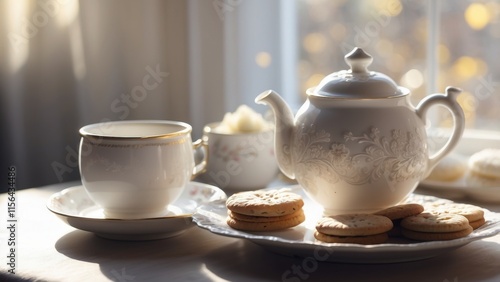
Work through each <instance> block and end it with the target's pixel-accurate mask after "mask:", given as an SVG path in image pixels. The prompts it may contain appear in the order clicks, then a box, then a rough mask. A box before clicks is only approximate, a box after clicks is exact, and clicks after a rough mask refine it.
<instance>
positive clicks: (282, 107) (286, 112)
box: [255, 90, 295, 179]
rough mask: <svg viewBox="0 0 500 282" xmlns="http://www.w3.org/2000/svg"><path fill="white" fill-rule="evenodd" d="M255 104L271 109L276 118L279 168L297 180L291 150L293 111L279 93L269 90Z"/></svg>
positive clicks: (260, 95) (275, 135) (275, 138)
mask: <svg viewBox="0 0 500 282" xmlns="http://www.w3.org/2000/svg"><path fill="white" fill-rule="evenodd" d="M255 103H257V104H265V105H268V106H270V107H271V109H272V110H273V112H274V118H275V129H274V131H275V133H274V150H275V152H276V158H277V161H278V166H279V168H280V170H281V172H283V174H285V175H286V176H287V177H289V178H291V179H295V170H294V168H293V162H292V156H291V148H292V144H291V143H292V141H293V138H292V137H293V131H294V117H293V113H292V110H291V109H290V107H289V106H288V105H287V104H286V102H285V101H284V100H283V98H281V96H280V95H278V93H276V92H274V91H272V90H267V91H264V92H262V93H261V94H259V96H257V97H256V98H255Z"/></svg>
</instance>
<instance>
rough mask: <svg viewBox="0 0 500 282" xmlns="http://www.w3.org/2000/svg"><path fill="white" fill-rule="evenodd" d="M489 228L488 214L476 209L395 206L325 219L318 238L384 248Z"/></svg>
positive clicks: (454, 205)
mask: <svg viewBox="0 0 500 282" xmlns="http://www.w3.org/2000/svg"><path fill="white" fill-rule="evenodd" d="M483 224H485V219H484V211H483V210H482V209H481V208H479V207H477V206H473V205H469V204H460V203H448V202H445V203H434V204H431V205H428V206H426V207H424V206H422V205H420V204H417V203H408V204H401V205H396V206H392V207H389V208H386V209H383V210H381V211H378V212H376V213H375V214H344V215H335V216H328V217H323V218H322V219H321V220H319V221H318V223H317V224H316V232H315V234H314V236H315V238H316V239H317V240H319V241H323V242H327V243H354V244H380V243H384V242H386V241H387V239H388V238H389V237H400V236H402V237H404V238H407V239H412V240H418V241H438V240H453V239H457V238H462V237H465V236H467V235H469V234H470V233H471V232H472V231H473V229H476V228H479V227H480V226H482V225H483Z"/></svg>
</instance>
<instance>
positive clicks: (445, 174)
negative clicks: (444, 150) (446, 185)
mask: <svg viewBox="0 0 500 282" xmlns="http://www.w3.org/2000/svg"><path fill="white" fill-rule="evenodd" d="M466 171H467V162H466V159H465V158H464V157H462V156H460V155H457V154H449V155H447V156H445V157H444V158H443V159H442V160H441V161H440V162H439V163H438V164H437V165H436V167H434V169H433V170H432V172H431V174H430V175H429V176H428V177H427V180H432V181H448V182H452V181H455V180H458V179H460V178H461V177H463V176H464V174H465V172H466Z"/></svg>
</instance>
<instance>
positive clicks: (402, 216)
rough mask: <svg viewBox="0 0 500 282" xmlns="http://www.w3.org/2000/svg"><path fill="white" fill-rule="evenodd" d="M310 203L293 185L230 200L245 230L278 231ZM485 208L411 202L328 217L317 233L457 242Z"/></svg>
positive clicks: (356, 239)
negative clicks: (373, 210) (368, 212)
mask: <svg viewBox="0 0 500 282" xmlns="http://www.w3.org/2000/svg"><path fill="white" fill-rule="evenodd" d="M303 206H304V201H303V200H302V197H301V196H300V195H298V194H295V193H292V192H290V191H289V190H287V189H281V190H257V191H247V192H240V193H236V194H233V195H232V196H230V197H229V198H228V199H227V201H226V207H227V209H228V216H227V219H226V222H227V224H228V225H229V226H230V227H232V228H234V229H237V230H243V231H276V230H282V229H287V228H291V227H295V226H297V225H299V224H301V223H302V222H304V221H305V215H304V211H303V209H302V207H303ZM485 222H486V221H485V218H484V211H483V209H481V208H480V207H477V206H474V205H470V204H460V203H453V202H449V201H441V202H434V203H430V204H426V205H425V206H423V205H420V204H418V203H406V204H400V205H396V206H392V207H389V208H386V209H383V210H380V211H378V212H376V213H374V214H342V215H334V216H325V217H322V218H321V219H319V220H318V221H317V223H316V226H315V227H316V230H315V232H314V237H315V238H316V239H317V240H319V241H322V242H326V243H352V244H364V245H367V244H370V245H371V244H381V243H384V242H386V241H387V240H388V238H389V237H401V236H402V237H404V238H407V239H412V240H418V241H436V240H453V239H457V238H462V237H465V236H467V235H469V234H470V233H471V232H472V231H473V230H474V229H477V228H479V227H480V226H482V225H483V224H485Z"/></svg>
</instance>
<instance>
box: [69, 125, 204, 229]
mask: <svg viewBox="0 0 500 282" xmlns="http://www.w3.org/2000/svg"><path fill="white" fill-rule="evenodd" d="M191 131H192V128H191V126H190V125H189V124H186V123H183V122H176V121H159V120H138V121H116V122H104V123H97V124H91V125H87V126H84V127H82V128H81V129H80V135H81V136H82V138H81V141H80V152H79V165H80V175H81V178H82V183H83V186H84V187H85V190H86V191H87V193H88V195H89V197H90V198H91V199H92V200H93V201H94V202H95V203H96V204H97V205H99V206H100V207H102V208H103V210H104V214H105V216H106V217H108V218H119V219H133V218H135V219H138V218H151V217H159V216H163V215H166V214H167V213H168V210H167V207H168V204H170V203H172V202H174V201H175V200H177V198H178V197H179V196H180V195H181V193H182V191H183V189H184V187H185V186H186V184H187V183H188V182H189V181H190V180H191V179H192V178H194V177H195V176H196V175H197V174H199V173H200V172H201V171H203V170H204V168H205V165H206V160H205V159H204V160H203V161H201V162H200V163H199V164H195V161H194V151H195V150H196V149H197V148H198V147H199V146H200V145H201V144H202V142H201V140H198V141H197V142H195V143H192V140H191ZM205 155H206V154H205Z"/></svg>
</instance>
